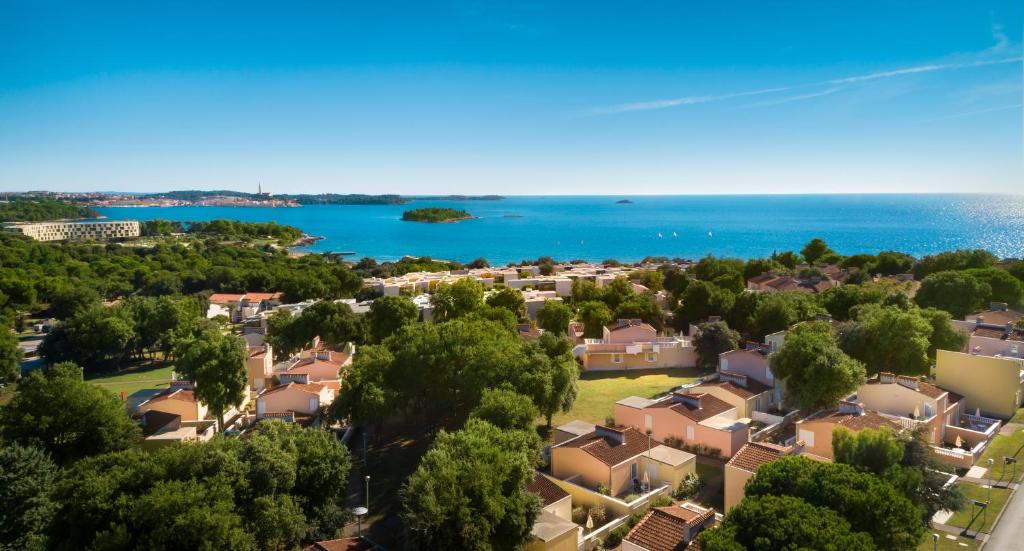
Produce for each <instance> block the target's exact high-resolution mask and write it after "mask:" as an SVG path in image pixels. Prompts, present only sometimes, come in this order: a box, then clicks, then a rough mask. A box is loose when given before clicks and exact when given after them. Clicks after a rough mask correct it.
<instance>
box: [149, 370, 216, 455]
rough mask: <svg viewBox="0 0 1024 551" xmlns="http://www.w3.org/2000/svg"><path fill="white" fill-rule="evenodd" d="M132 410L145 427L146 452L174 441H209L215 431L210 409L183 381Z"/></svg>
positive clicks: (177, 382) (154, 395)
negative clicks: (210, 417)
mask: <svg viewBox="0 0 1024 551" xmlns="http://www.w3.org/2000/svg"><path fill="white" fill-rule="evenodd" d="M129 411H130V412H131V413H132V417H133V418H135V419H137V420H138V422H139V426H140V427H141V428H142V436H143V441H142V448H143V449H146V450H151V449H155V448H158V447H160V446H165V445H169V444H173V443H175V442H201V441H206V440H209V439H210V438H212V437H213V434H214V432H215V431H216V425H217V422H216V420H214V419H209V415H207V414H208V412H209V408H207V406H206V404H204V403H202V402H200V401H199V400H198V399H196V396H195V392H194V391H193V389H192V387H191V384H190V383H187V382H184V381H175V382H173V383H172V384H171V388H168V389H166V390H163V391H160V392H157V393H155V394H151V396H150V397H149V398H148V399H145V400H144V401H142V402H141V403H139V404H138V405H135V406H134V407H131V408H130V409H129ZM234 411H235V410H234V409H232V410H231V411H230V412H229V413H228V414H227V415H225V417H226V418H229V417H230V416H232V414H233V412H234Z"/></svg>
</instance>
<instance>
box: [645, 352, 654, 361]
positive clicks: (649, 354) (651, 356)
mask: <svg viewBox="0 0 1024 551" xmlns="http://www.w3.org/2000/svg"><path fill="white" fill-rule="evenodd" d="M644 359H645V360H647V361H648V362H654V352H646V353H644Z"/></svg>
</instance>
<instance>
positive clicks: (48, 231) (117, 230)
mask: <svg viewBox="0 0 1024 551" xmlns="http://www.w3.org/2000/svg"><path fill="white" fill-rule="evenodd" d="M4 230H6V231H9V232H13V233H20V234H22V235H25V236H28V237H31V238H32V239H35V240H36V241H68V240H72V241H74V240H80V239H124V238H127V237H139V236H140V235H142V224H140V223H139V222H138V221H137V220H108V221H102V222H98V221H96V222H94V221H55V222H11V223H8V224H4Z"/></svg>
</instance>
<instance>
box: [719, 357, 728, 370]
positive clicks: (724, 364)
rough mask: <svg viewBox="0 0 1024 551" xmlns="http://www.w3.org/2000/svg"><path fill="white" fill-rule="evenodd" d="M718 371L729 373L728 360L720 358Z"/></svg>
mask: <svg viewBox="0 0 1024 551" xmlns="http://www.w3.org/2000/svg"><path fill="white" fill-rule="evenodd" d="M720 371H729V358H722V361H721V369H720Z"/></svg>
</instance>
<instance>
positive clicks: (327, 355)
mask: <svg viewBox="0 0 1024 551" xmlns="http://www.w3.org/2000/svg"><path fill="white" fill-rule="evenodd" d="M316 359H318V360H323V361H325V362H327V361H330V360H331V351H330V350H317V351H316Z"/></svg>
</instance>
